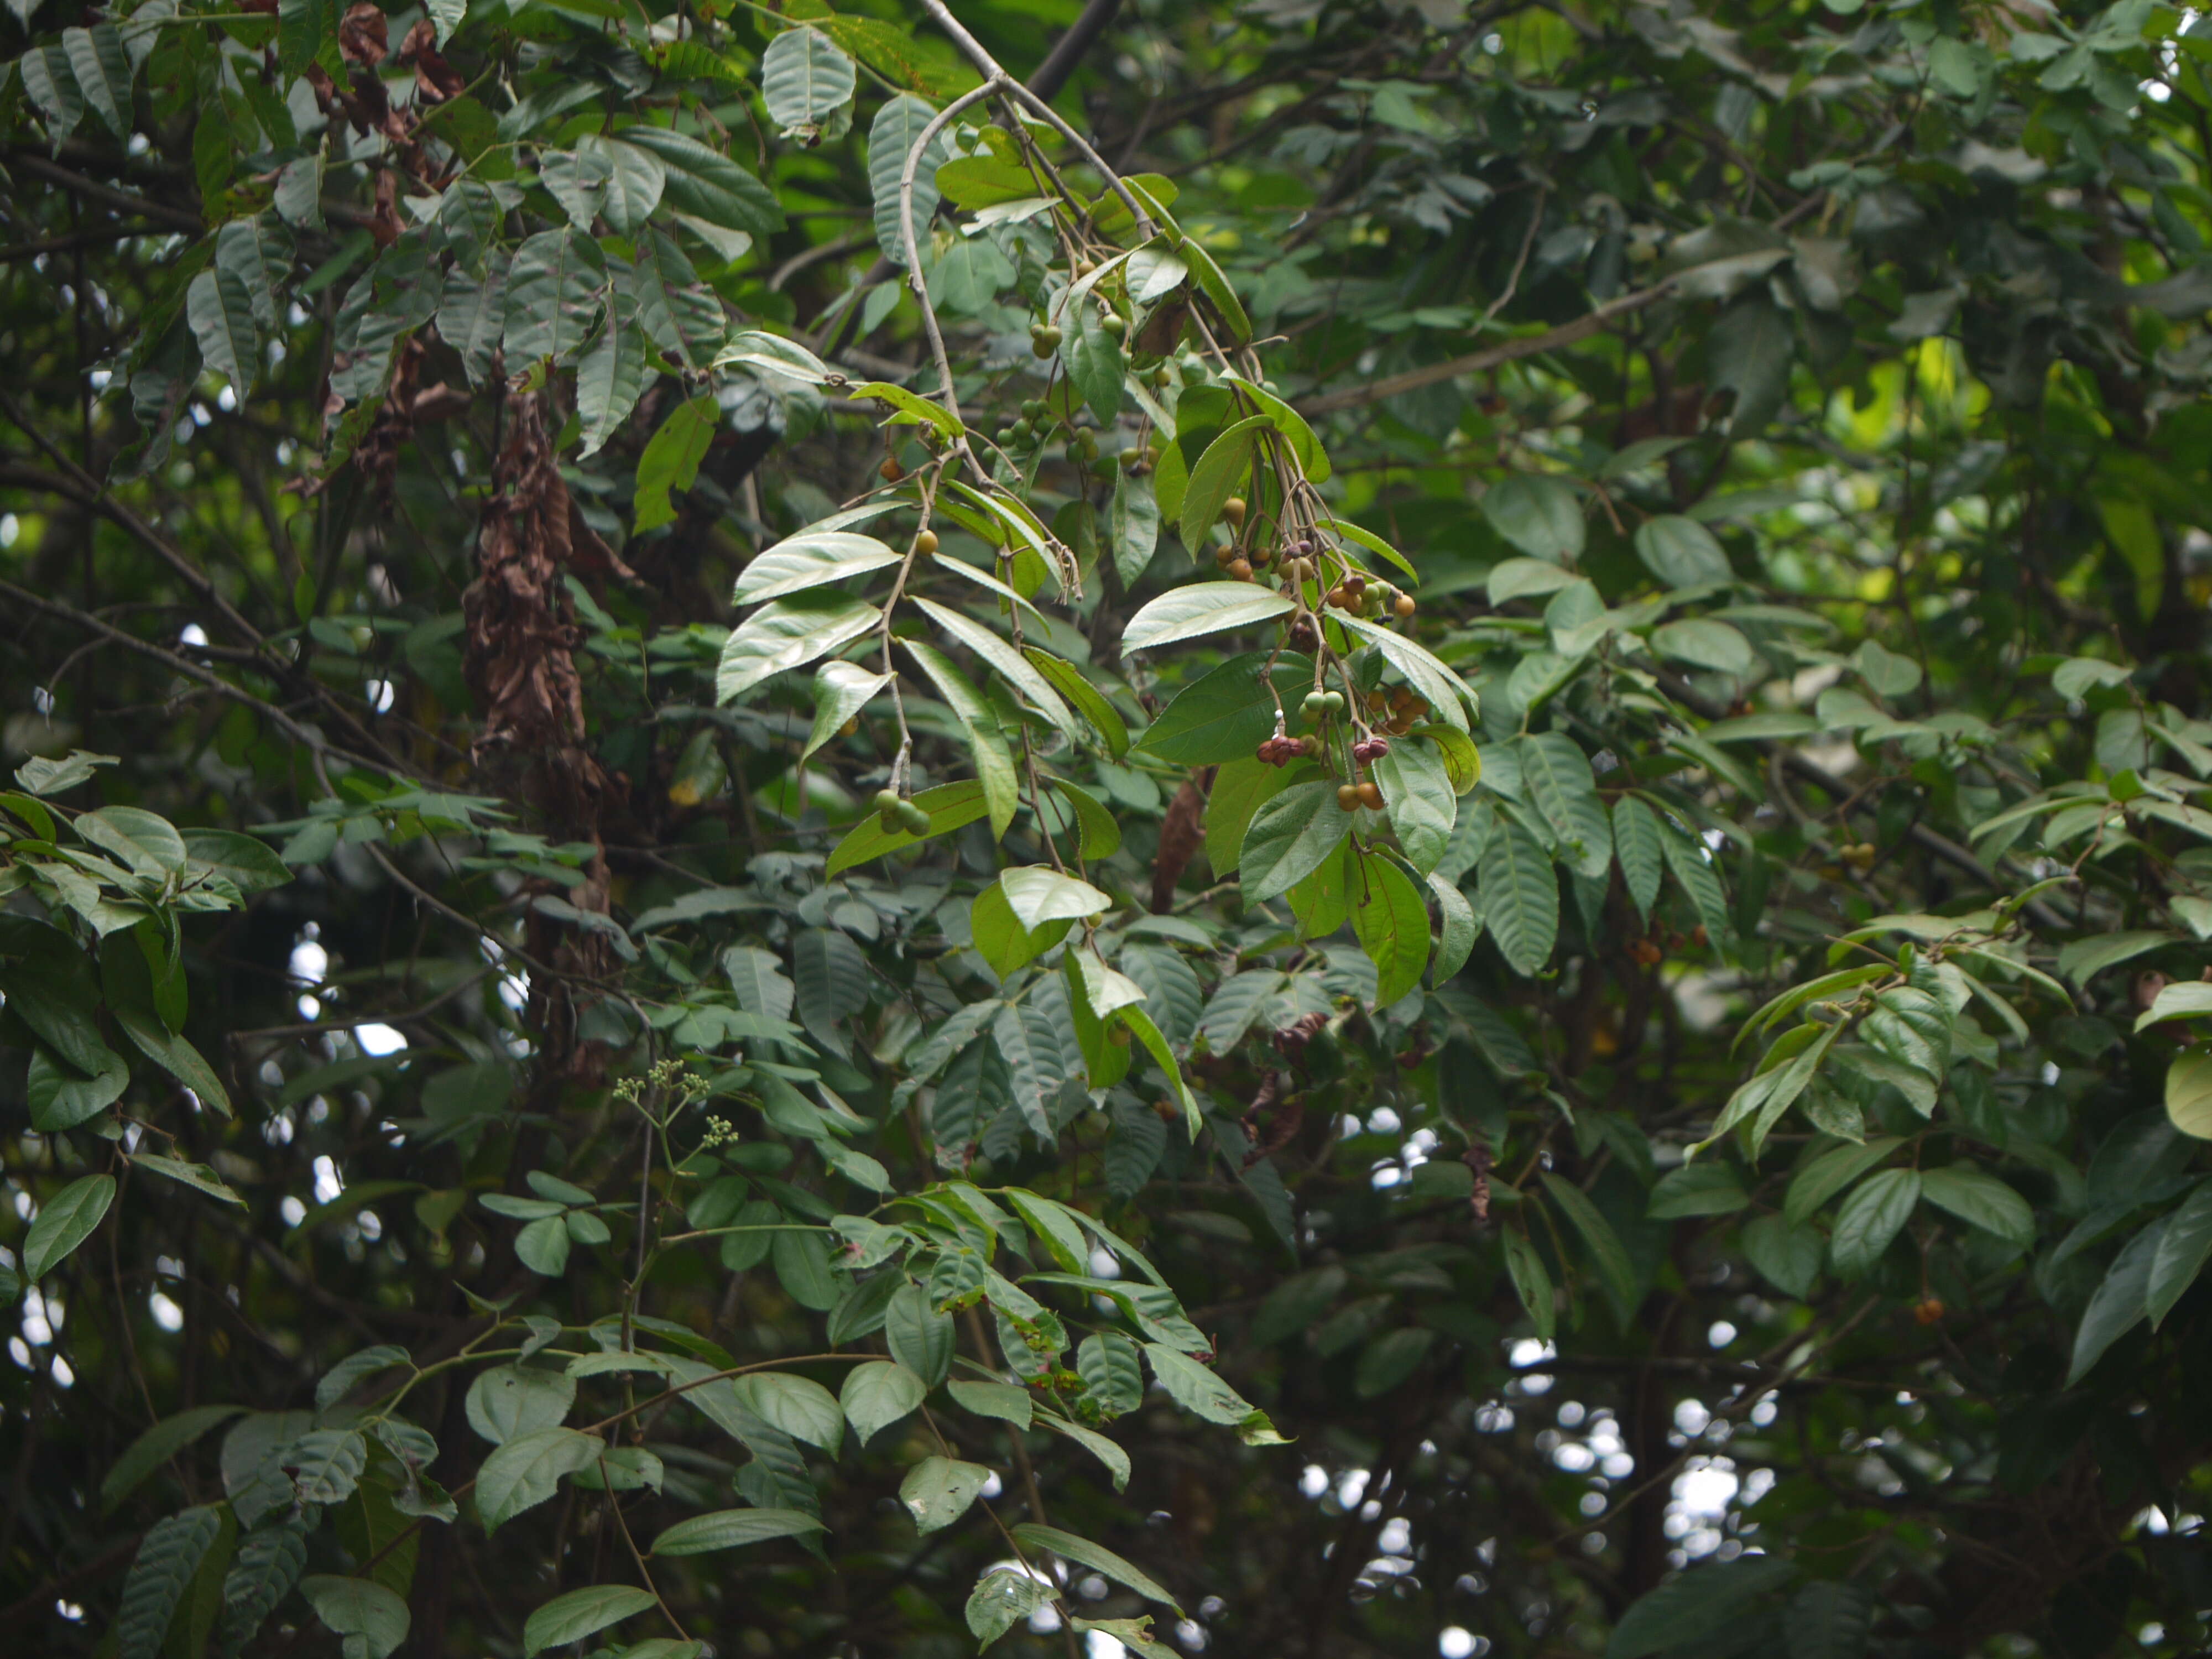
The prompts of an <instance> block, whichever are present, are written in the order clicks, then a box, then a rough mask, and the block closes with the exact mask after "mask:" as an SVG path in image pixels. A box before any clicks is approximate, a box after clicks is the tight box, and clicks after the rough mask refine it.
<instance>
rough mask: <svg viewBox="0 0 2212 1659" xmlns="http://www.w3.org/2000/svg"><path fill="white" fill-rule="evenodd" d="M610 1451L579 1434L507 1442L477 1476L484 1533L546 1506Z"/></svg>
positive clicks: (547, 1433)
mask: <svg viewBox="0 0 2212 1659" xmlns="http://www.w3.org/2000/svg"><path fill="white" fill-rule="evenodd" d="M570 1386H571V1387H574V1383H571V1384H570ZM604 1450H605V1442H604V1441H602V1440H600V1439H599V1437H597V1436H595V1435H589V1434H581V1433H579V1432H578V1431H576V1430H574V1429H538V1430H534V1431H531V1432H529V1433H527V1434H520V1435H517V1436H516V1437H514V1438H513V1439H512V1440H509V1441H507V1443H505V1444H503V1445H501V1447H500V1448H499V1449H497V1450H495V1451H494V1452H493V1453H492V1454H491V1455H490V1456H489V1457H487V1458H485V1459H484V1461H483V1467H482V1468H479V1469H478V1470H477V1489H476V1505H477V1516H478V1517H479V1518H480V1519H482V1521H483V1526H484V1530H485V1531H486V1532H488V1533H489V1532H496V1531H497V1530H498V1529H499V1528H500V1526H501V1523H503V1522H507V1521H511V1520H513V1518H514V1517H515V1516H518V1515H520V1514H521V1513H522V1512H523V1511H524V1510H527V1509H532V1508H535V1507H536V1506H537V1505H538V1504H542V1503H544V1501H545V1500H546V1499H547V1498H550V1497H552V1495H553V1494H554V1492H555V1491H556V1489H558V1487H559V1486H560V1484H561V1477H562V1475H564V1474H574V1473H575V1472H576V1471H577V1470H579V1469H581V1468H589V1467H590V1466H591V1465H592V1464H593V1463H595V1462H598V1461H599V1454H600V1453H601V1452H602V1451H604Z"/></svg>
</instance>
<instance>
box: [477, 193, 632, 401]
mask: <svg viewBox="0 0 2212 1659" xmlns="http://www.w3.org/2000/svg"><path fill="white" fill-rule="evenodd" d="M458 188H459V186H456V189H458ZM512 264H513V261H512V259H511V258H509V257H508V256H507V254H506V253H505V252H495V253H494V254H493V255H492V257H491V258H489V261H488V262H487V269H486V270H485V271H484V273H483V276H482V277H481V278H478V277H477V276H471V275H470V274H469V273H468V272H467V271H465V270H463V269H462V268H461V266H459V264H456V265H455V266H454V267H453V269H452V270H448V271H447V273H446V286H445V289H444V291H443V294H442V295H441V298H440V300H439V302H438V336H439V337H440V338H441V339H442V340H444V341H445V343H447V345H449V346H451V347H453V349H454V350H455V351H456V352H458V353H459V355H460V359H461V368H462V370H463V372H464V373H465V374H466V375H467V376H468V382H469V384H470V385H471V386H484V385H486V384H488V383H489V380H490V379H491V371H492V366H493V364H494V363H495V362H497V361H498V359H499V348H500V339H501V331H503V330H504V329H505V328H506V326H507V271H508V270H509V268H510V266H511V265H512ZM601 338H602V341H604V338H605V337H604V336H602V337H601ZM590 362H591V359H590V356H589V355H588V354H587V355H586V365H587V366H586V368H584V369H583V370H582V371H581V372H582V373H583V374H585V375H586V376H592V375H597V376H601V377H611V375H612V374H613V370H614V368H618V367H619V365H618V364H601V365H600V366H599V367H598V368H592V367H589V366H588V365H589V364H590ZM642 376H643V358H642V355H641V356H640V361H639V368H638V374H637V375H636V376H635V377H634V378H635V379H636V380H637V381H638V385H639V386H642V385H643V378H642ZM578 396H579V398H580V399H582V398H590V399H592V400H593V401H587V402H586V403H585V404H584V405H583V410H584V414H585V418H586V421H587V422H589V421H590V420H592V418H593V413H594V404H595V401H596V399H597V398H599V393H598V392H590V391H588V389H587V388H586V387H584V386H581V385H580V386H579V390H578ZM635 400H636V399H635V393H633V394H632V397H631V401H632V402H635ZM626 412H627V410H625V413H626ZM606 423H607V424H608V425H609V427H610V429H611V426H612V425H613V424H615V422H606Z"/></svg>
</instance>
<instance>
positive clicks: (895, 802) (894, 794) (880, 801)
mask: <svg viewBox="0 0 2212 1659" xmlns="http://www.w3.org/2000/svg"><path fill="white" fill-rule="evenodd" d="M899 803H900V795H899V792H898V791H897V790H896V789H878V790H877V791H876V811H878V812H896V811H898V809H899Z"/></svg>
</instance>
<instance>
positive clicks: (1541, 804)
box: [1512, 732, 1613, 881]
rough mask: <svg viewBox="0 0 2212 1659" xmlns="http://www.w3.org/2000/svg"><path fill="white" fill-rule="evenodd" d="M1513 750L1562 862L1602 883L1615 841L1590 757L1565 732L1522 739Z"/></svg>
mask: <svg viewBox="0 0 2212 1659" xmlns="http://www.w3.org/2000/svg"><path fill="white" fill-rule="evenodd" d="M1512 748H1513V750H1514V754H1515V757H1516V759H1517V760H1518V761H1519V762H1520V765H1521V778H1522V783H1523V785H1524V786H1525V787H1527V789H1528V794H1529V796H1530V798H1531V799H1534V802H1535V805H1536V810H1537V811H1540V812H1541V813H1542V814H1543V815H1544V818H1545V821H1546V822H1547V823H1549V824H1550V825H1551V826H1552V828H1553V830H1554V831H1556V832H1557V834H1558V836H1559V847H1560V858H1561V860H1562V862H1564V863H1565V865H1566V866H1568V867H1569V868H1570V869H1571V870H1573V871H1574V872H1576V873H1577V874H1578V875H1583V876H1587V877H1589V878H1590V879H1592V880H1593V881H1595V880H1597V879H1600V878H1602V877H1603V876H1604V875H1605V873H1606V869H1607V866H1609V865H1610V864H1611V863H1612V862H1613V836H1612V832H1611V829H1610V827H1609V826H1608V824H1607V819H1606V815H1605V805H1604V803H1603V802H1601V800H1599V799H1598V794H1597V780H1596V778H1595V775H1593V774H1592V773H1591V771H1590V763H1589V757H1588V756H1587V755H1585V754H1583V750H1582V745H1581V744H1578V743H1577V742H1576V741H1575V740H1574V739H1573V738H1571V737H1569V736H1567V735H1566V733H1565V732H1538V733H1536V734H1535V735H1534V736H1530V737H1522V738H1516V739H1515V740H1514V743H1513V744H1512Z"/></svg>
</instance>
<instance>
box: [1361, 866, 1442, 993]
mask: <svg viewBox="0 0 2212 1659" xmlns="http://www.w3.org/2000/svg"><path fill="white" fill-rule="evenodd" d="M1352 932H1353V933H1356V934H1358V939H1359V948H1360V949H1361V950H1363V951H1366V952H1367V957H1368V960H1369V961H1370V962H1372V963H1374V964H1375V974H1376V987H1375V1006H1376V1007H1378V1008H1387V1007H1389V1006H1390V1005H1391V1004H1393V1003H1395V1002H1396V1001H1397V1000H1399V999H1400V998H1401V997H1404V996H1406V995H1407V994H1410V993H1412V992H1413V991H1415V990H1418V989H1419V987H1420V983H1421V969H1424V968H1425V967H1427V966H1428V963H1429V907H1428V904H1427V902H1425V900H1424V899H1423V898H1422V897H1421V895H1420V891H1419V889H1418V888H1416V887H1415V886H1414V885H1413V883H1412V881H1410V880H1409V879H1407V877H1406V875H1405V873H1404V872H1402V871H1401V870H1400V869H1399V868H1398V866H1396V865H1395V864H1394V863H1392V862H1391V861H1390V860H1389V859H1387V858H1377V857H1370V856H1367V855H1365V854H1362V855H1361V856H1360V859H1359V861H1358V888H1357V889H1356V890H1355V891H1354V893H1353V895H1352Z"/></svg>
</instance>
